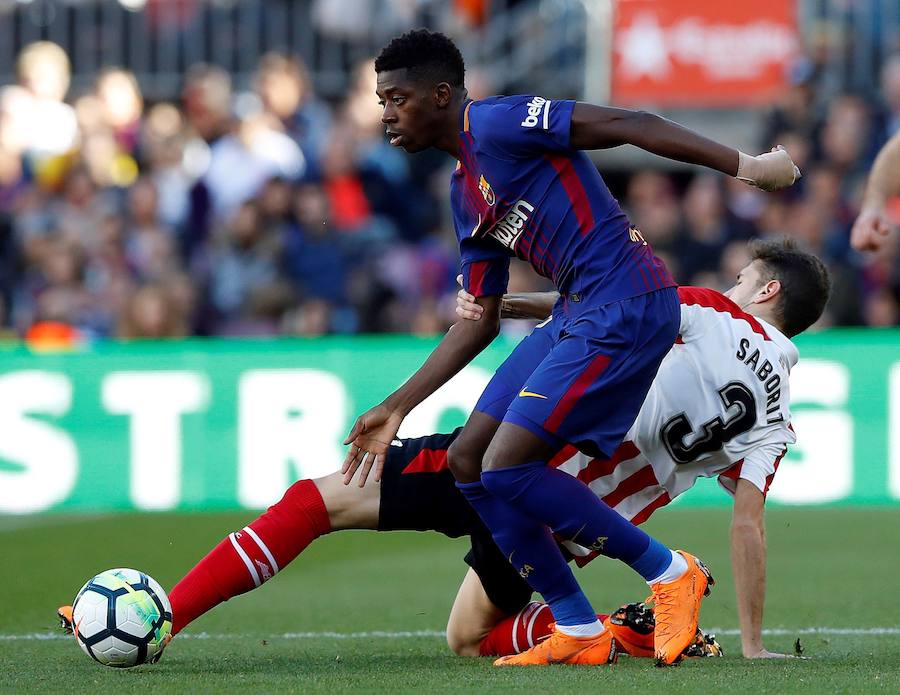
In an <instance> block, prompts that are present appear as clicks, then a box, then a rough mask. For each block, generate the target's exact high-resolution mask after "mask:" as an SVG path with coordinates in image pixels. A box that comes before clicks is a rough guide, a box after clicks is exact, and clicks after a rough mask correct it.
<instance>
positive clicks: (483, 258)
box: [450, 96, 675, 307]
mask: <svg viewBox="0 0 900 695" xmlns="http://www.w3.org/2000/svg"><path fill="white" fill-rule="evenodd" d="M574 106H575V102H574V101H556V100H550V99H544V98H543V97H539V96H512V97H490V98H487V99H483V100H481V101H469V102H468V103H467V104H466V105H465V106H464V107H463V110H462V113H461V115H460V119H461V124H460V125H461V129H460V134H459V138H460V157H459V163H458V164H457V167H456V171H455V172H454V173H453V176H452V178H451V181H450V200H451V205H452V208H453V222H454V226H455V228H456V236H457V239H458V240H459V249H460V257H461V267H462V273H463V284H464V286H465V288H466V289H467V290H468V291H469V292H470V293H472V294H474V295H475V296H486V295H498V294H503V293H504V292H505V291H506V286H507V283H508V280H509V259H510V258H511V257H512V256H516V257H518V258H521V259H522V260H525V261H527V262H529V263H530V264H531V266H532V267H533V268H534V269H535V270H536V271H537V272H538V273H539V274H541V275H543V276H544V277H546V278H549V279H551V280H552V281H553V282H554V283H555V285H556V287H557V289H558V290H559V291H560V292H561V293H562V294H565V295H568V296H572V295H577V296H578V299H579V300H580V301H584V302H586V304H582V306H584V307H587V306H591V305H593V306H597V305H600V304H605V303H607V302H611V301H616V300H619V299H626V298H628V297H635V296H638V295H641V294H645V293H647V292H652V291H653V290H657V289H660V288H662V287H672V286H674V285H675V282H674V280H673V279H672V277H671V276H670V275H669V273H668V271H667V270H666V267H665V264H664V263H663V262H662V261H661V260H660V259H658V258H657V257H656V256H654V255H653V251H652V249H651V248H650V246H649V245H648V244H647V243H646V242H645V241H644V239H643V237H642V236H641V234H640V232H639V231H638V230H636V229H634V228H633V227H632V226H631V224H630V222H629V221H628V217H627V216H626V215H625V213H624V212H623V211H622V209H621V208H620V207H619V203H618V202H617V201H616V199H615V198H613V196H612V194H611V193H610V192H609V189H608V188H607V187H606V184H605V183H604V182H603V179H602V177H601V176H600V173H599V172H598V171H597V168H596V167H595V166H594V164H593V163H592V162H591V160H590V159H589V158H588V156H587V155H586V154H585V153H584V152H581V151H579V150H573V149H572V148H571V146H570V144H569V130H570V127H571V121H572V110H573V108H574Z"/></svg>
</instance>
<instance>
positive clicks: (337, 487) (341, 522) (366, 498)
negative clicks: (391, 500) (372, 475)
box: [313, 472, 381, 531]
mask: <svg viewBox="0 0 900 695" xmlns="http://www.w3.org/2000/svg"><path fill="white" fill-rule="evenodd" d="M313 483H315V486H316V488H318V490H319V494H321V495H322V500H323V501H324V502H325V509H326V510H328V520H329V521H330V522H331V530H332V531H340V530H342V529H351V528H357V529H377V528H378V510H379V507H380V505H381V485H380V484H379V483H376V482H374V481H373V480H371V479H370V480H369V482H368V483H366V485H365V487H360V486H359V485H356V484H354V483H351V484H350V485H344V482H343V476H342V475H341V474H340V473H339V472H338V473H332V474H331V475H327V476H325V477H324V478H317V479H316V480H314V481H313Z"/></svg>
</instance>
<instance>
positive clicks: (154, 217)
mask: <svg viewBox="0 0 900 695" xmlns="http://www.w3.org/2000/svg"><path fill="white" fill-rule="evenodd" d="M158 200H159V197H158V195H157V192H156V185H155V184H154V183H153V181H152V180H150V178H148V177H142V178H141V179H138V181H137V182H136V183H135V184H134V185H133V186H132V187H131V188H130V189H129V190H128V217H127V220H128V227H127V231H126V235H125V256H126V258H127V261H128V264H129V266H130V268H131V269H132V271H133V272H134V273H135V275H136V276H137V279H138V280H140V281H144V282H149V281H152V280H156V281H161V280H164V279H165V278H166V276H167V275H169V274H171V273H174V272H177V271H178V270H179V269H180V259H179V257H178V254H177V251H176V247H175V234H174V232H173V231H172V230H171V229H169V228H167V227H165V226H163V225H161V224H160V222H159V216H158V213H157V208H158Z"/></svg>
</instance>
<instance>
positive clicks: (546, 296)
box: [456, 275, 559, 321]
mask: <svg viewBox="0 0 900 695" xmlns="http://www.w3.org/2000/svg"><path fill="white" fill-rule="evenodd" d="M456 281H457V282H458V283H459V284H460V285H462V275H460V276H458V277H457V278H456ZM558 299H559V292H520V293H518V294H504V295H503V300H502V301H501V302H500V318H501V319H537V320H538V321H542V320H543V319H545V318H547V317H548V316H550V314H551V313H552V312H553V305H554V304H556V300H558ZM483 313H484V307H482V306H481V305H480V304H479V303H478V302H477V301H476V299H475V295H472V294H469V293H468V292H466V290H465V289H460V290H459V292H457V293H456V315H457V316H459V317H460V318H461V319H468V320H469V321H478V320H479V319H480V318H481V315H482V314H483Z"/></svg>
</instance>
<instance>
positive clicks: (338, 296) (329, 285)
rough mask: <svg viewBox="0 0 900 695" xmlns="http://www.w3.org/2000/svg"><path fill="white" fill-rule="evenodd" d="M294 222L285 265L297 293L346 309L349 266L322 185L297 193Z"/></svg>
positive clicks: (302, 188) (289, 229)
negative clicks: (344, 306)
mask: <svg viewBox="0 0 900 695" xmlns="http://www.w3.org/2000/svg"><path fill="white" fill-rule="evenodd" d="M294 218H295V221H294V222H293V224H290V225H289V226H288V227H287V228H286V230H285V235H284V247H285V255H284V265H285V268H286V270H287V275H288V277H289V278H290V280H291V282H292V283H293V285H294V287H295V289H296V291H297V293H298V294H299V295H300V296H302V297H304V298H307V299H317V300H321V301H324V302H326V303H328V304H329V305H332V306H342V305H344V304H345V303H346V301H347V294H346V291H347V290H346V285H347V273H348V265H349V262H348V257H347V253H346V251H345V248H344V243H343V242H342V240H341V238H340V236H341V235H340V233H339V232H337V231H336V230H335V228H334V226H333V225H332V220H331V209H330V203H329V199H328V196H327V195H326V193H325V191H324V190H323V189H322V187H321V186H320V185H318V184H313V183H308V184H304V185H301V186H300V187H299V188H298V189H297V191H296V193H295V194H294Z"/></svg>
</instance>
